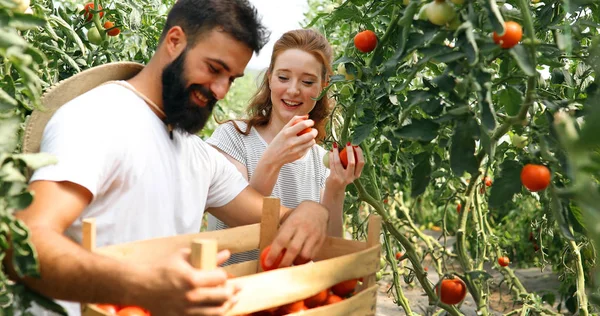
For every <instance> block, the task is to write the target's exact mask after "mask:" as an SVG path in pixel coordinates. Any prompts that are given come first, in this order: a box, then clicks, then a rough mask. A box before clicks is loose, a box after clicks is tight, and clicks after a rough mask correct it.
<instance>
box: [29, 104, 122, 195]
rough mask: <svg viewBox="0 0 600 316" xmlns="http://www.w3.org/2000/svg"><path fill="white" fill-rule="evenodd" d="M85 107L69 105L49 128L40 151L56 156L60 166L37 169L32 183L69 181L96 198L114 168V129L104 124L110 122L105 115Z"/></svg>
mask: <svg viewBox="0 0 600 316" xmlns="http://www.w3.org/2000/svg"><path fill="white" fill-rule="evenodd" d="M76 100H77V99H76ZM81 101H83V102H81ZM82 103H85V101H84V100H80V101H77V102H71V103H69V104H66V105H65V106H63V107H62V108H60V109H59V110H58V111H57V112H56V113H55V114H54V115H53V116H52V118H51V119H50V121H49V122H48V124H47V125H46V128H45V129H44V133H43V136H42V140H41V144H40V151H41V152H45V153H49V154H52V155H54V156H55V157H56V158H57V160H58V163H56V164H54V165H49V166H45V167H42V168H39V169H37V170H36V171H35V172H34V173H33V175H32V177H31V179H30V182H33V181H37V180H49V181H69V182H73V183H76V184H79V185H81V186H83V187H84V188H86V189H87V190H89V191H90V192H91V193H92V195H93V196H94V197H96V195H97V194H98V193H99V192H98V191H99V189H100V188H101V187H102V184H103V181H104V179H106V178H107V176H108V174H109V173H110V170H111V168H113V167H114V166H113V164H114V163H115V159H114V152H115V148H114V147H115V144H114V142H113V141H112V140H111V139H112V136H111V134H112V133H113V129H111V128H109V127H107V126H105V125H103V124H102V123H105V122H106V121H103V120H102V119H100V117H102V116H101V113H96V111H95V110H94V108H92V107H86V106H85V104H82ZM111 143H112V144H111Z"/></svg>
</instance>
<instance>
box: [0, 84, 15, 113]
mask: <svg viewBox="0 0 600 316" xmlns="http://www.w3.org/2000/svg"><path fill="white" fill-rule="evenodd" d="M17 105H19V102H17V100H15V99H14V98H13V97H11V96H10V95H9V94H8V93H6V91H4V90H2V89H0V111H8V110H12V109H14V108H15V107H16V106H17Z"/></svg>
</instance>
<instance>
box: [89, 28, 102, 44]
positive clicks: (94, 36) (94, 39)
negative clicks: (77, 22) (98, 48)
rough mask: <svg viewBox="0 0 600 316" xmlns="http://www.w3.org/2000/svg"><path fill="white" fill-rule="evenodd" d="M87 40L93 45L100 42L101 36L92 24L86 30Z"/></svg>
mask: <svg viewBox="0 0 600 316" xmlns="http://www.w3.org/2000/svg"><path fill="white" fill-rule="evenodd" d="M87 37H88V41H90V43H92V44H94V45H100V44H102V36H101V35H100V32H99V31H98V29H97V28H96V27H95V26H92V27H91V28H90V29H89V30H88V32H87Z"/></svg>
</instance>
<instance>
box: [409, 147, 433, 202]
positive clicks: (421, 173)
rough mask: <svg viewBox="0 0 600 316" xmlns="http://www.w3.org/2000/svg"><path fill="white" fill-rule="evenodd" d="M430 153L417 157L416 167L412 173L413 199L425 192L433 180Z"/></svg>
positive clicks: (411, 193)
mask: <svg viewBox="0 0 600 316" xmlns="http://www.w3.org/2000/svg"><path fill="white" fill-rule="evenodd" d="M429 156H430V154H429V153H423V154H419V155H417V156H416V157H415V161H417V164H416V166H415V167H414V168H413V171H412V178H411V192H410V195H411V196H412V197H417V196H419V195H421V194H422V193H423V192H425V189H427V185H429V181H430V180H431V162H430V161H429Z"/></svg>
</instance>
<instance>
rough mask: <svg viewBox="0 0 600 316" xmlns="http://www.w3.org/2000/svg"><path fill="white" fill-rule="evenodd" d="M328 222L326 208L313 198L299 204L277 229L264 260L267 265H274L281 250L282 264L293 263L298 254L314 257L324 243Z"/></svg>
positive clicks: (308, 257) (285, 265) (284, 265)
mask: <svg viewBox="0 0 600 316" xmlns="http://www.w3.org/2000/svg"><path fill="white" fill-rule="evenodd" d="M328 222H329V211H328V210H327V209H326V208H325V207H324V206H323V205H321V204H319V203H317V202H313V201H304V202H302V203H300V205H298V207H296V209H294V210H293V211H292V212H291V214H290V215H289V216H288V217H287V218H286V219H285V221H284V222H283V224H282V225H281V227H280V228H279V233H278V234H277V237H275V240H274V241H273V243H272V244H271V251H269V255H268V256H267V259H266V264H267V266H270V265H272V264H273V262H274V261H275V259H276V258H277V256H278V255H279V253H280V252H281V251H283V249H286V252H285V256H284V257H283V260H282V261H281V265H280V266H281V267H287V266H290V265H292V262H293V261H294V259H295V258H296V257H297V256H301V257H302V258H306V259H310V258H314V257H315V256H316V255H317V253H318V252H319V250H320V249H321V246H323V243H325V237H326V236H327V224H328Z"/></svg>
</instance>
